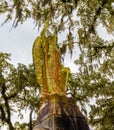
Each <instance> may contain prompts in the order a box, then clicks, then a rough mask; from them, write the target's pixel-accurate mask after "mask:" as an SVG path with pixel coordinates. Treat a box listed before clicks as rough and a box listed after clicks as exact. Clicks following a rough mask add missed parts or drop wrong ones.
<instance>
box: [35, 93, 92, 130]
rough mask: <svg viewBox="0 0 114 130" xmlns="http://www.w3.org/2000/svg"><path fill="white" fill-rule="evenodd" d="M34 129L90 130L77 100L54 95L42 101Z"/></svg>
mask: <svg viewBox="0 0 114 130" xmlns="http://www.w3.org/2000/svg"><path fill="white" fill-rule="evenodd" d="M33 130H89V127H88V125H87V123H86V120H85V117H84V116H83V115H82V113H81V112H80V111H79V109H78V107H77V105H76V103H75V101H74V100H73V99H69V98H67V97H61V96H57V95H53V96H51V97H49V98H48V99H46V101H45V102H43V103H42V105H41V107H40V110H39V112H38V118H37V120H36V122H35V123H34V125H33Z"/></svg>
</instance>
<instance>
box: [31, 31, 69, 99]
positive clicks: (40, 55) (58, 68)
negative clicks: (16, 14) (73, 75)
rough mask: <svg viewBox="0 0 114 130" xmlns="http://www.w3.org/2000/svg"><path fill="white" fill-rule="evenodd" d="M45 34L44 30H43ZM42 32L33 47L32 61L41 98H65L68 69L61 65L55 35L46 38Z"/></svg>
mask: <svg viewBox="0 0 114 130" xmlns="http://www.w3.org/2000/svg"><path fill="white" fill-rule="evenodd" d="M44 33H45V30H44ZM44 33H43V32H42V33H41V37H39V36H38V37H37V38H36V40H35V42H34V45H33V61H34V65H35V72H36V77H37V82H38V84H39V85H40V87H41V98H46V97H48V96H51V95H55V94H57V95H60V96H66V83H67V80H68V75H69V72H70V70H69V68H65V67H64V66H63V65H62V64H61V59H60V50H59V47H58V46H57V37H56V35H53V36H49V37H46V36H45V34H44Z"/></svg>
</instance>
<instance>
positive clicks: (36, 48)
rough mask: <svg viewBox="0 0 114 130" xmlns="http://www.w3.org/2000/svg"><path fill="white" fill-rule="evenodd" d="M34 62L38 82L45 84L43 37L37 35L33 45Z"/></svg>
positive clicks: (41, 84)
mask: <svg viewBox="0 0 114 130" xmlns="http://www.w3.org/2000/svg"><path fill="white" fill-rule="evenodd" d="M32 53H33V63H34V67H35V73H36V78H37V82H38V84H39V85H40V86H41V87H42V86H43V73H42V71H43V70H42V69H43V47H42V41H41V37H37V38H36V40H35V42H34V45H33V50H32Z"/></svg>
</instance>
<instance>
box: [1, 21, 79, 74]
mask: <svg viewBox="0 0 114 130" xmlns="http://www.w3.org/2000/svg"><path fill="white" fill-rule="evenodd" d="M2 22H3V20H0V24H1V23H2ZM11 28H12V23H11V22H10V23H6V24H4V25H3V26H0V52H5V53H10V54H11V63H12V64H14V65H15V66H17V64H18V63H23V64H26V65H28V64H30V63H32V62H33V60H32V46H33V43H34V41H35V39H36V37H37V36H38V29H37V27H34V24H33V22H32V21H31V20H28V21H26V22H25V23H23V25H19V26H18V27H16V28H13V29H11ZM61 37H62V36H61ZM77 54H79V51H74V55H73V57H72V59H71V57H70V55H66V57H65V60H64V64H65V66H66V67H69V68H70V69H71V71H72V72H73V73H74V72H76V71H77V68H76V66H75V64H74V62H73V61H74V59H75V57H76V55H77Z"/></svg>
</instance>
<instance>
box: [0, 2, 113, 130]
mask: <svg viewBox="0 0 114 130" xmlns="http://www.w3.org/2000/svg"><path fill="white" fill-rule="evenodd" d="M0 15H4V16H5V17H6V20H5V21H4V22H3V23H2V24H4V23H7V22H9V21H13V23H12V27H14V28H15V27H17V26H18V25H19V24H23V22H25V21H26V20H27V19H32V20H33V22H34V23H35V26H36V27H38V29H40V27H42V28H43V26H44V25H45V23H46V22H47V21H48V23H49V25H48V31H47V35H50V34H53V33H56V34H57V35H58V39H59V40H60V43H58V45H59V46H60V47H61V52H62V54H65V53H66V52H67V50H68V49H69V51H70V53H71V54H72V53H73V50H75V45H78V46H79V49H80V55H79V59H76V60H75V64H77V65H78V66H79V71H78V72H77V73H76V74H72V75H71V77H70V78H69V83H68V90H69V91H68V92H70V94H71V96H72V97H73V98H76V100H77V102H78V101H79V103H80V104H81V105H82V108H84V109H85V107H84V102H86V103H88V105H89V106H90V108H91V112H90V113H89V122H90V124H91V125H93V126H94V127H95V128H96V130H97V129H98V130H107V129H108V130H113V129H114V39H112V40H108V39H107V40H105V39H104V38H103V37H101V36H100V34H99V30H98V27H99V26H102V28H105V29H106V31H107V33H108V34H110V35H112V36H114V1H113V0H34V1H32V0H2V1H0ZM102 28H101V29H102ZM60 34H64V35H65V39H64V40H61V39H60V37H59V36H60ZM1 56H2V57H3V59H6V56H5V57H4V55H1ZM4 64H5V66H2V67H0V68H1V72H2V73H6V72H4V70H5V71H6V70H7V71H8V72H7V73H9V69H10V70H11V72H12V71H13V72H12V73H14V72H15V73H16V74H15V75H12V76H15V77H12V78H11V79H10V81H11V83H10V84H9V78H10V77H4V76H5V75H6V74H5V75H3V74H1V78H0V79H1V81H2V84H1V88H0V89H1V90H0V91H1V95H2V96H3V100H4V101H6V106H5V108H6V112H5V113H7V112H8V108H7V100H10V98H8V97H11V98H12V93H11V95H9V93H8V92H9V90H8V92H7V95H6V93H4V91H6V90H4V88H5V89H6V85H9V86H11V87H10V89H13V88H15V86H18V84H19V83H20V88H21V90H23V93H24V89H22V88H23V85H22V84H24V88H26V87H25V86H28V85H26V84H27V83H31V81H34V80H31V79H29V78H26V76H27V77H29V76H28V73H29V72H28V73H26V72H25V70H27V71H29V69H30V68H31V69H32V67H30V66H29V67H30V68H27V67H26V66H24V65H20V66H19V67H21V74H22V75H23V74H24V73H25V74H24V75H23V76H25V77H24V78H22V79H19V80H15V82H14V79H16V78H19V77H18V76H19V75H18V73H17V70H18V69H19V68H17V69H16V70H15V69H14V68H13V67H12V65H9V64H6V63H5V62H4ZM1 65H2V63H1ZM3 67H5V68H4V69H2V68H3ZM8 67H9V69H8ZM23 67H24V68H26V69H24V68H23ZM14 70H15V71H14ZM19 73H20V70H19ZM16 75H17V76H16ZM8 76H10V75H9V74H8ZM28 80H29V81H28ZM17 81H19V83H17ZM4 82H5V84H6V85H5V86H4ZM6 82H8V83H6ZM30 86H31V89H33V88H34V87H35V84H30ZM15 89H16V90H15ZM15 89H14V90H15V93H13V94H16V95H18V94H17V87H16V88H15ZM18 91H19V88H18ZM33 91H34V90H33ZM19 92H21V91H19ZM28 93H29V91H28ZM29 94H31V93H29ZM7 96H8V97H7ZM6 97H7V98H6ZM5 98H6V99H7V100H5ZM33 98H34V96H33ZM27 99H28V98H27ZM91 100H94V102H95V103H94V104H91V102H92V101H91ZM4 101H3V103H4ZM25 102H26V100H25ZM25 102H23V103H24V104H25ZM23 103H22V104H23ZM2 105H3V104H2ZM2 105H1V106H0V110H1V113H2V114H4V110H3V109H2V108H3V107H2ZM25 106H26V105H25ZM84 109H83V110H84ZM6 115H7V117H5V118H4V119H3V117H4V116H3V115H0V116H1V117H2V118H1V119H3V120H5V121H6V122H7V121H8V119H7V118H8V113H7V114H6ZM3 120H2V121H3ZM9 120H10V119H9ZM7 123H8V122H7ZM10 127H11V126H10Z"/></svg>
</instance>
